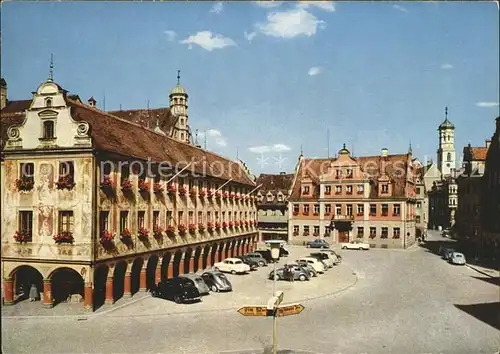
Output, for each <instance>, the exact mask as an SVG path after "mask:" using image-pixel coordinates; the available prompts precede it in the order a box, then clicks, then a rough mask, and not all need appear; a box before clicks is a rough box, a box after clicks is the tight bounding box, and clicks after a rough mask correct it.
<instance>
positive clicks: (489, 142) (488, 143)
mask: <svg viewBox="0 0 500 354" xmlns="http://www.w3.org/2000/svg"><path fill="white" fill-rule="evenodd" d="M490 144H491V140H486V148H487V149H488V148H489V147H490Z"/></svg>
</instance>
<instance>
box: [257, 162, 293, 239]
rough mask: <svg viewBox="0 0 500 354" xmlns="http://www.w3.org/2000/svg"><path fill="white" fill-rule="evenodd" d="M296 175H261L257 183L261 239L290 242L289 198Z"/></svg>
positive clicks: (258, 219) (258, 220)
mask: <svg viewBox="0 0 500 354" xmlns="http://www.w3.org/2000/svg"><path fill="white" fill-rule="evenodd" d="M293 178H294V175H293V174H286V173H285V172H282V173H280V174H278V175H273V174H261V175H260V176H259V177H258V178H257V181H256V184H257V186H259V185H261V187H259V191H258V193H257V222H258V228H259V239H260V240H261V241H266V240H279V239H281V240H284V241H288V196H289V192H290V187H291V185H292V182H293Z"/></svg>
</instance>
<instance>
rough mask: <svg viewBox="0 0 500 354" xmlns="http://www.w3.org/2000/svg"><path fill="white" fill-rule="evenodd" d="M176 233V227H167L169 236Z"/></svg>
mask: <svg viewBox="0 0 500 354" xmlns="http://www.w3.org/2000/svg"><path fill="white" fill-rule="evenodd" d="M174 232H175V227H174V225H168V226H167V233H168V234H173V233H174Z"/></svg>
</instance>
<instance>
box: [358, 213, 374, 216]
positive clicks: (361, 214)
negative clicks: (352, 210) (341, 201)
mask: <svg viewBox="0 0 500 354" xmlns="http://www.w3.org/2000/svg"><path fill="white" fill-rule="evenodd" d="M363 215H364V213H357V214H356V216H363ZM370 216H371V214H370Z"/></svg>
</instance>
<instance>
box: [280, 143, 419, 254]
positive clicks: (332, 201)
mask: <svg viewBox="0 0 500 354" xmlns="http://www.w3.org/2000/svg"><path fill="white" fill-rule="evenodd" d="M415 174H416V168H415V167H414V166H413V164H412V155H411V151H410V152H409V153H408V154H401V155H389V154H388V151H387V149H383V150H382V154H381V155H380V156H366V157H357V158H354V157H352V156H351V154H350V152H349V151H348V150H347V149H346V148H345V145H344V148H342V149H341V150H340V151H339V153H338V157H337V158H330V159H306V158H304V157H303V156H301V157H300V158H299V163H298V165H297V168H296V172H295V179H294V182H293V185H292V188H291V195H290V198H289V210H290V212H291V214H290V218H289V223H288V224H289V225H288V227H289V234H290V235H292V237H291V242H292V243H296V244H304V243H305V242H307V241H310V240H313V239H314V238H324V239H325V240H327V241H329V242H330V243H338V242H348V241H351V240H355V239H358V240H364V241H366V242H368V243H370V244H371V246H372V247H381V248H407V247H409V246H411V245H412V244H413V243H414V242H415V232H416V231H415V203H416V194H415V188H416V186H415Z"/></svg>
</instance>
